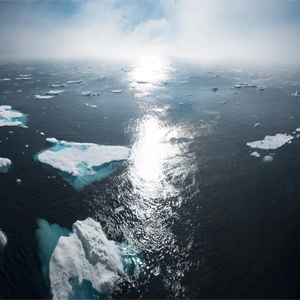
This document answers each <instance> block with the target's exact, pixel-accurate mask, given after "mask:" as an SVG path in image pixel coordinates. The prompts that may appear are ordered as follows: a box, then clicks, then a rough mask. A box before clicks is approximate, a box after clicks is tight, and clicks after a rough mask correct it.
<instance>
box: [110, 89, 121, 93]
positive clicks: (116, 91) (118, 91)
mask: <svg viewBox="0 0 300 300" xmlns="http://www.w3.org/2000/svg"><path fill="white" fill-rule="evenodd" d="M111 91H112V92H113V93H121V92H122V90H111Z"/></svg>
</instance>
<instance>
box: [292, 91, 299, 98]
mask: <svg viewBox="0 0 300 300" xmlns="http://www.w3.org/2000/svg"><path fill="white" fill-rule="evenodd" d="M292 96H295V97H300V92H299V91H296V93H295V94H292Z"/></svg>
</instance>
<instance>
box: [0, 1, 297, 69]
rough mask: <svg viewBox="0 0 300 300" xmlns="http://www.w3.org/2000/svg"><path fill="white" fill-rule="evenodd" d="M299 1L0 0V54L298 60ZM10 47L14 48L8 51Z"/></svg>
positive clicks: (37, 56) (44, 56)
mask: <svg viewBox="0 0 300 300" xmlns="http://www.w3.org/2000/svg"><path fill="white" fill-rule="evenodd" d="M299 8H300V2H279V1H278V2H274V1H262V2H258V1H242V0H240V1H239V0H237V1H221V0H220V1H196V0H194V1H193V0H189V1H187V0H167V1H162V0H158V1H139V0H131V1H130V0H129V1H127V0H126V1H117V0H112V1H96V0H87V1H21V2H18V1H2V2H0V26H1V29H2V30H1V31H0V40H1V45H2V46H1V48H2V49H1V50H3V51H2V54H3V53H4V54H3V57H9V56H10V57H12V58H15V57H17V58H51V57H53V58H76V57H80V58H84V57H88V58H109V59H115V58H117V59H122V58H123V59H128V58H131V57H137V56H142V55H148V54H168V55H172V56H178V57H183V58H192V59H198V60H242V61H243V60H244V61H257V62H262V61H264V62H291V63H292V62H294V63H299V62H300V61H299V55H298V53H297V49H299V38H298V36H299V29H300V20H299V18H298V15H297V13H296V12H297V11H299ZM7 53H9V55H8V54H7Z"/></svg>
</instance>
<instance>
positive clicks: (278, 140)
mask: <svg viewBox="0 0 300 300" xmlns="http://www.w3.org/2000/svg"><path fill="white" fill-rule="evenodd" d="M293 138H294V137H293V136H291V135H287V134H286V133H285V134H282V133H277V134H276V135H274V136H270V135H267V136H266V137H265V138H264V139H263V140H261V141H255V142H249V143H247V146H249V147H251V148H260V149H266V150H268V149H277V148H279V147H281V146H283V145H284V144H286V143H287V142H289V141H290V140H292V139H293Z"/></svg>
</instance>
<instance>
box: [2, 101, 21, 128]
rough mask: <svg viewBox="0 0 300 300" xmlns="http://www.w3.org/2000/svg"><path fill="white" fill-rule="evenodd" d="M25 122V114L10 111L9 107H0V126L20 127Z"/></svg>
mask: <svg viewBox="0 0 300 300" xmlns="http://www.w3.org/2000/svg"><path fill="white" fill-rule="evenodd" d="M26 122H27V118H26V115H25V114H23V113H21V112H19V111H17V110H12V109H11V106H10V105H0V126H20V125H25V124H26Z"/></svg>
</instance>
